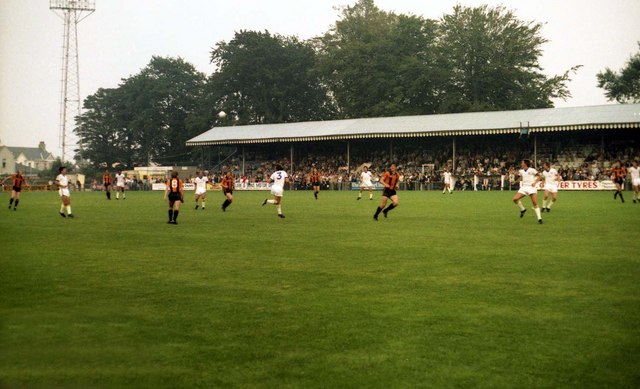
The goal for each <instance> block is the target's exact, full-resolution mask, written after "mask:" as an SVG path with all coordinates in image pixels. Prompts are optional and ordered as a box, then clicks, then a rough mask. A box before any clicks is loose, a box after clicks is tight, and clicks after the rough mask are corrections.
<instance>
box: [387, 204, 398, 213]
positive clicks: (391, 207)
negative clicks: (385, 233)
mask: <svg viewBox="0 0 640 389" xmlns="http://www.w3.org/2000/svg"><path fill="white" fill-rule="evenodd" d="M395 207H396V206H395V205H393V204H391V205H389V206H388V207H387V208H386V209H385V210H384V213H389V211H391V210H392V209H394V208H395Z"/></svg>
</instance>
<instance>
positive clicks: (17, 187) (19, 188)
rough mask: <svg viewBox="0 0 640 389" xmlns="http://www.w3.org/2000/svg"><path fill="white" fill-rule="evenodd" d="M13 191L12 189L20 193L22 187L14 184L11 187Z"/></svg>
mask: <svg viewBox="0 0 640 389" xmlns="http://www.w3.org/2000/svg"><path fill="white" fill-rule="evenodd" d="M13 191H14V192H16V193H20V191H22V187H20V186H14V187H13Z"/></svg>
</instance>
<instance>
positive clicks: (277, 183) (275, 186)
mask: <svg viewBox="0 0 640 389" xmlns="http://www.w3.org/2000/svg"><path fill="white" fill-rule="evenodd" d="M287 182H289V175H288V174H287V172H285V171H284V170H282V166H280V165H276V171H275V172H274V173H273V174H272V175H271V177H270V178H269V183H270V184H271V183H272V185H271V194H272V195H273V200H268V199H264V202H262V205H263V206H264V205H266V204H273V205H275V206H276V209H277V210H278V217H279V218H281V219H284V215H283V214H282V194H283V193H284V184H286V183H287Z"/></svg>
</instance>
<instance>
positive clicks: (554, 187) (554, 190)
mask: <svg viewBox="0 0 640 389" xmlns="http://www.w3.org/2000/svg"><path fill="white" fill-rule="evenodd" d="M544 190H545V191H546V192H551V193H558V185H551V184H544Z"/></svg>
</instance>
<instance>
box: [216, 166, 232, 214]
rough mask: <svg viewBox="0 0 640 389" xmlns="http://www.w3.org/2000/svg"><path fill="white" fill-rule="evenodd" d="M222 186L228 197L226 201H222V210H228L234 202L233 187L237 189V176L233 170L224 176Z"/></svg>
mask: <svg viewBox="0 0 640 389" xmlns="http://www.w3.org/2000/svg"><path fill="white" fill-rule="evenodd" d="M220 185H221V186H222V193H223V194H224V196H225V197H226V199H225V200H224V203H222V212H226V211H227V207H228V206H229V205H231V203H233V189H235V186H236V183H235V177H234V176H233V173H232V172H231V171H228V172H227V174H226V175H225V176H224V177H222V182H221V183H220Z"/></svg>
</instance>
